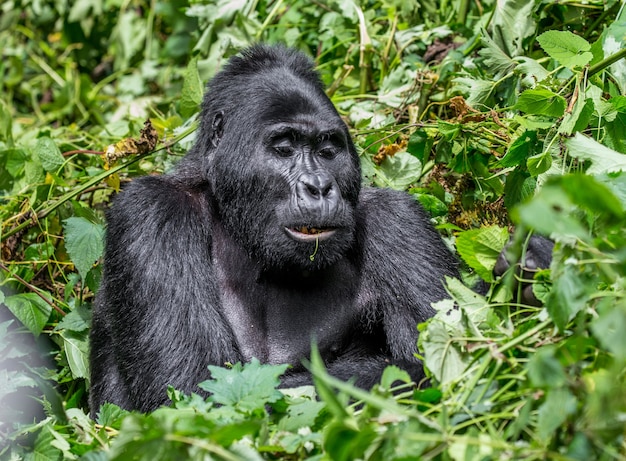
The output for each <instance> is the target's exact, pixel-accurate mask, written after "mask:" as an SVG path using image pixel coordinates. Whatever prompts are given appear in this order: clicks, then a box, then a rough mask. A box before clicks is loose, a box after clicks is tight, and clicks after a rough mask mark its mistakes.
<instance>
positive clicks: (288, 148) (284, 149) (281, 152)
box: [272, 140, 294, 157]
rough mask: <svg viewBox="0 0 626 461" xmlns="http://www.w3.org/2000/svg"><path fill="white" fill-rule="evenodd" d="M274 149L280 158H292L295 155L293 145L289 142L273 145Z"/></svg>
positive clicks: (284, 141)
mask: <svg viewBox="0 0 626 461" xmlns="http://www.w3.org/2000/svg"><path fill="white" fill-rule="evenodd" d="M272 149H274V152H276V154H277V155H278V156H280V157H290V156H291V155H293V153H294V148H293V145H292V144H291V143H290V142H289V141H287V140H283V141H279V142H276V143H274V144H272Z"/></svg>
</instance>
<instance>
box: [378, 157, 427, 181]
mask: <svg viewBox="0 0 626 461" xmlns="http://www.w3.org/2000/svg"><path fill="white" fill-rule="evenodd" d="M421 174H422V162H420V161H419V160H418V159H417V157H414V156H413V155H411V154H409V153H408V152H398V153H396V154H395V155H393V157H385V159H384V160H383V161H382V163H381V164H380V167H379V168H378V169H377V170H376V177H375V178H374V181H375V182H376V184H378V185H380V186H383V187H390V188H392V189H397V190H405V189H406V188H407V187H408V186H410V185H411V184H414V183H416V182H417V181H418V179H419V177H420V175H421Z"/></svg>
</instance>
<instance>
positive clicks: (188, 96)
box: [179, 56, 203, 118]
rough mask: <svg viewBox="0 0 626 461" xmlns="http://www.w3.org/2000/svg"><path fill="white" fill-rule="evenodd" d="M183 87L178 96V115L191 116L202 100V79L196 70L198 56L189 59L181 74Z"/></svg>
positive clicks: (196, 110)
mask: <svg viewBox="0 0 626 461" xmlns="http://www.w3.org/2000/svg"><path fill="white" fill-rule="evenodd" d="M183 79H184V80H183V89H182V91H181V96H180V106H179V110H180V115H182V116H183V117H185V118H189V117H191V116H192V115H193V114H195V113H196V112H198V110H199V109H200V103H201V102H202V91H203V88H202V81H201V80H200V74H199V72H198V57H197V56H196V57H194V58H193V59H191V60H190V61H189V64H188V65H187V70H186V71H185V74H184V76H183Z"/></svg>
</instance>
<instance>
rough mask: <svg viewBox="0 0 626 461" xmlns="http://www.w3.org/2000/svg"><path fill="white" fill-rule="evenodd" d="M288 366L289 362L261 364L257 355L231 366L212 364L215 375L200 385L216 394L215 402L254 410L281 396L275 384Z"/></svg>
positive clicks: (248, 410)
mask: <svg viewBox="0 0 626 461" xmlns="http://www.w3.org/2000/svg"><path fill="white" fill-rule="evenodd" d="M286 369H287V365H261V364H260V363H259V361H258V360H257V359H252V361H251V362H250V363H248V364H245V365H243V366H242V365H241V364H240V363H237V364H235V365H233V367H232V369H228V368H221V367H216V366H209V370H211V377H212V379H211V380H209V381H204V382H202V383H200V385H199V386H200V387H201V388H202V389H204V390H205V391H207V392H210V393H211V394H213V395H212V396H211V399H212V400H213V401H214V402H217V403H220V404H222V405H230V406H234V407H237V408H238V409H240V410H241V411H244V412H252V411H254V410H258V409H260V408H264V406H265V405H266V404H267V403H273V402H276V401H277V400H279V399H281V398H282V394H281V393H280V391H278V390H276V387H278V384H279V383H280V380H279V376H280V375H282V374H283V373H284V372H285V370H286Z"/></svg>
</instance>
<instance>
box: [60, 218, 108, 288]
mask: <svg viewBox="0 0 626 461" xmlns="http://www.w3.org/2000/svg"><path fill="white" fill-rule="evenodd" d="M63 229H64V231H65V233H64V237H65V248H67V252H68V253H69V254H70V258H72V262H73V263H74V265H75V266H76V270H78V273H79V274H80V276H81V277H82V279H83V280H85V277H86V276H87V273H88V272H89V271H90V270H91V268H92V266H93V264H94V262H95V261H96V260H97V259H99V258H100V257H101V256H102V252H103V251H104V227H103V226H102V225H101V224H97V223H93V222H91V221H88V220H87V219H85V218H79V217H72V218H68V219H66V220H64V221H63Z"/></svg>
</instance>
